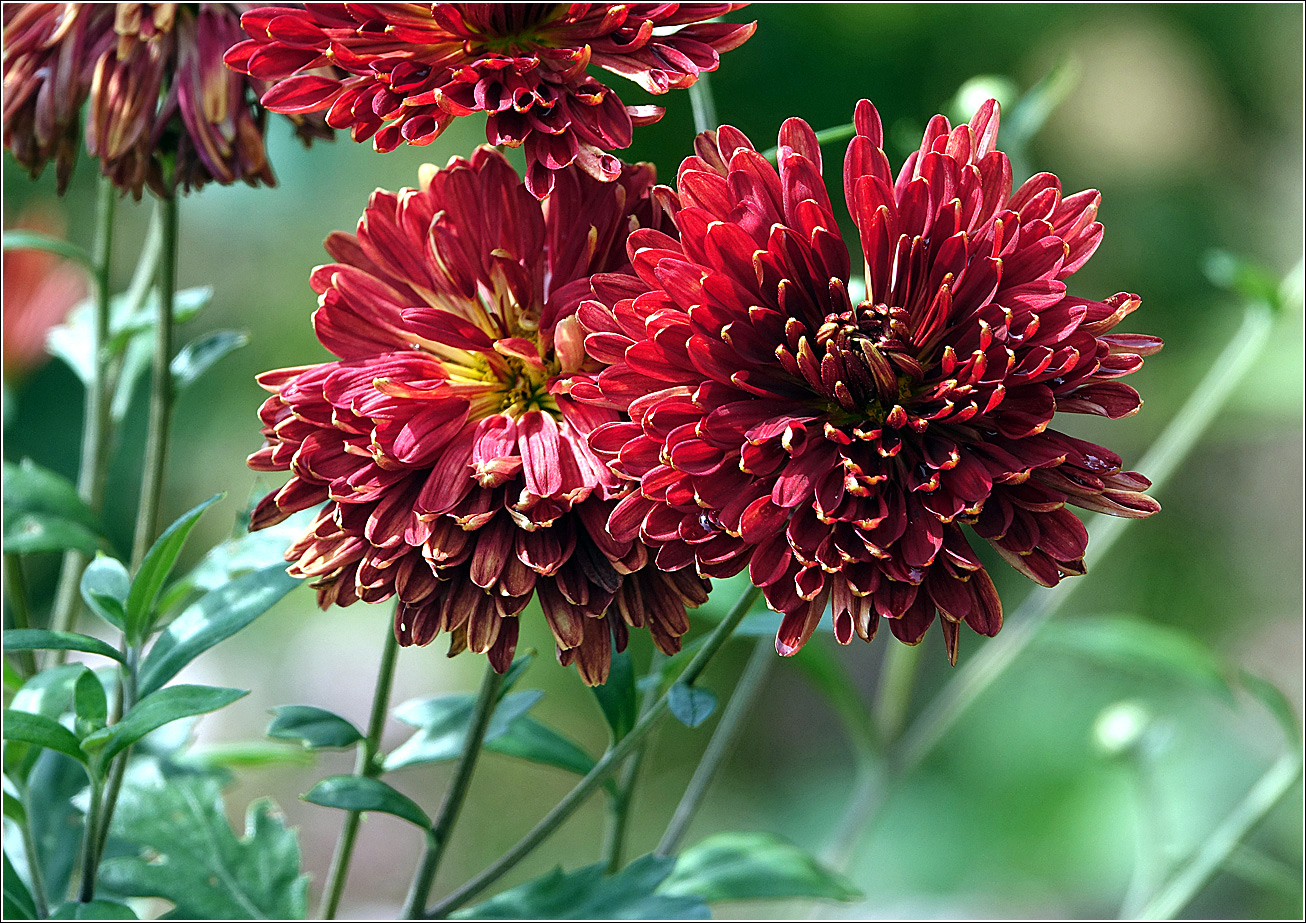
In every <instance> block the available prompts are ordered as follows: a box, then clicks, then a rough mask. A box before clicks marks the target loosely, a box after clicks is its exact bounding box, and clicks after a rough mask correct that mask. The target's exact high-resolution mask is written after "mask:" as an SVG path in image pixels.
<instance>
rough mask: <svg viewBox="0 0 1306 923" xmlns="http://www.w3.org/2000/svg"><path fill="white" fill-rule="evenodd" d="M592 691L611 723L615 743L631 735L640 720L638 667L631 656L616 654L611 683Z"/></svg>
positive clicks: (614, 652)
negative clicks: (636, 691) (637, 687)
mask: <svg viewBox="0 0 1306 923" xmlns="http://www.w3.org/2000/svg"><path fill="white" fill-rule="evenodd" d="M590 691H591V692H593V693H594V699H595V701H597V702H598V703H599V709H600V710H601V711H602V712H603V718H604V720H605V721H607V722H608V729H609V730H610V731H611V732H612V740H613V742H614V743H615V742H616V741H619V740H621V738H623V737H625V736H626V735H627V734H629V733H630V729H631V728H633V727H634V726H635V721H636V719H637V718H638V717H639V700H638V698H637V696H636V693H635V666H634V664H633V663H632V661H631V659H630V654H628V653H626V652H625V651H622V652H620V653H618V652H616V651H613V652H612V667H611V669H609V670H608V681H607V682H606V683H604V684H603V685H602V686H593V687H591V688H590Z"/></svg>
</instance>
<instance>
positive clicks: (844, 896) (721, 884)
mask: <svg viewBox="0 0 1306 923" xmlns="http://www.w3.org/2000/svg"><path fill="white" fill-rule="evenodd" d="M658 893H659V894H667V895H681V896H686V897H687V896H690V895H693V896H696V897H699V898H701V899H703V900H705V901H708V902H709V903H710V902H713V901H739V900H760V899H766V898H785V897H818V898H828V899H831V900H836V901H853V900H857V899H858V898H860V897H862V893H861V892H860V891H858V890H857V888H856V887H855V886H854V885H853V883H852V882H850V881H849V880H848V879H847V878H845V877H844V876H842V875H840V874H838V873H837V872H833V871H831V870H829V869H826V868H824V867H823V866H821V865H820V863H818V862H817V861H816V860H815V859H813V858H812V857H811V856H810V855H808V854H807V853H806V852H805V851H803V850H802V849H799V848H798V847H797V846H795V845H793V844H792V843H790V842H788V841H786V840H783V839H781V838H780V837H778V836H775V835H774V834H770V833H718V834H716V835H715V836H710V837H708V838H707V839H706V840H704V841H703V842H701V843H699V844H698V845H697V846H694V847H693V848H691V849H687V850H685V851H684V852H683V853H681V855H680V857H679V858H678V859H677V860H676V868H675V871H673V872H672V873H671V875H670V876H669V877H668V878H667V879H666V880H665V881H664V882H663V883H662V886H661V887H660V888H658Z"/></svg>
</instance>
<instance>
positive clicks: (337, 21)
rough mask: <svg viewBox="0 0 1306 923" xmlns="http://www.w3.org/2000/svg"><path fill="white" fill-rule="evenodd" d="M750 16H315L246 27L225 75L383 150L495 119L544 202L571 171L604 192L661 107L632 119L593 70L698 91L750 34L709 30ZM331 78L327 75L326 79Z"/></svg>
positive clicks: (271, 16) (264, 19) (350, 6)
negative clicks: (558, 176)
mask: <svg viewBox="0 0 1306 923" xmlns="http://www.w3.org/2000/svg"><path fill="white" fill-rule="evenodd" d="M746 5H747V4H744V3H632V4H609V3H570V4H568V3H560V4H545V3H525V4H522V3H430V4H368V3H314V4H310V5H308V7H307V8H306V9H302V10H297V9H286V8H282V7H266V8H262V9H256V10H251V11H249V12H247V13H246V14H245V15H244V16H243V17H242V19H241V24H242V25H243V26H244V27H245V31H246V32H247V33H249V35H250V40H249V41H246V42H241V43H240V44H239V45H237V46H236V47H235V48H232V49H231V51H229V52H228V53H227V64H228V66H230V67H232V68H234V69H235V70H238V71H240V72H241V73H246V74H251V75H253V76H255V77H258V78H261V79H265V80H269V81H274V82H275V86H273V88H272V89H271V90H269V91H268V92H267V93H266V94H265V95H264V97H263V105H265V106H267V107H268V108H269V109H272V110H273V111H276V112H291V113H308V112H321V111H324V110H325V111H326V112H327V123H328V124H329V125H331V126H332V127H334V128H346V127H348V128H350V129H352V132H353V137H354V140H355V141H365V140H367V139H368V138H374V140H373V145H374V146H375V147H376V149H377V150H378V151H392V150H394V149H395V148H396V147H398V146H399V145H400V144H401V143H403V142H405V141H407V142H408V143H410V144H429V143H430V142H432V141H434V140H435V139H436V138H437V137H439V135H440V133H441V132H442V131H444V129H445V128H446V127H447V126H448V125H449V123H450V122H452V121H453V120H454V119H455V118H457V117H458V116H462V115H470V114H472V113H473V112H486V113H489V121H488V123H487V124H486V129H485V135H486V139H487V140H488V141H489V142H490V143H491V144H506V145H508V146H510V147H518V146H521V145H525V148H526V160H527V164H528V167H527V171H526V187H527V188H528V189H529V190H530V191H531V193H532V194H533V195H534V196H535V197H536V198H544V197H545V196H547V195H548V194H549V192H550V191H551V190H552V189H553V183H554V173H555V172H556V171H557V170H560V169H562V168H563V167H566V166H569V165H571V164H572V163H577V164H579V165H580V167H581V168H582V169H583V170H585V171H586V172H587V173H589V174H590V175H591V176H593V177H595V178H596V179H599V180H603V181H610V180H613V179H615V178H616V177H617V175H618V174H619V173H620V171H621V163H620V161H618V160H617V159H616V158H615V157H613V156H612V155H610V154H606V153H605V152H606V151H611V150H616V149H620V148H625V147H629V146H630V142H631V130H632V127H633V126H634V125H643V124H648V123H650V122H656V121H657V120H658V119H660V118H661V117H662V112H663V110H662V109H661V108H660V107H658V106H625V105H623V104H622V102H621V100H620V99H619V98H618V97H617V94H616V93H615V92H614V91H613V90H612V89H611V88H609V87H607V86H605V85H604V84H602V83H600V82H599V81H597V80H595V79H594V78H592V77H590V76H589V75H588V74H587V73H586V68H587V67H588V66H589V65H591V64H593V65H596V66H598V67H601V68H603V69H605V70H608V71H611V72H612V73H614V74H620V75H621V76H623V77H627V78H629V79H630V80H633V81H635V82H636V83H638V84H639V85H640V86H641V87H643V88H644V89H645V90H647V91H648V92H650V93H665V92H667V91H668V90H671V89H683V88H685V87H689V86H691V85H692V84H693V83H694V82H695V81H696V80H697V79H698V75H699V74H700V73H702V72H703V71H712V70H716V67H717V63H718V55H719V54H720V53H721V52H725V51H729V50H730V49H732V48H736V47H738V46H739V45H741V44H743V42H744V41H746V40H747V39H748V37H749V36H750V35H752V34H753V29H754V27H755V26H756V24H755V23H750V24H747V25H738V24H733V23H722V22H709V21H708V20H711V19H713V18H715V17H717V16H720V15H722V14H723V13H728V12H731V11H732V10H736V9H739V8H741V7H743V6H746ZM324 69H326V70H324Z"/></svg>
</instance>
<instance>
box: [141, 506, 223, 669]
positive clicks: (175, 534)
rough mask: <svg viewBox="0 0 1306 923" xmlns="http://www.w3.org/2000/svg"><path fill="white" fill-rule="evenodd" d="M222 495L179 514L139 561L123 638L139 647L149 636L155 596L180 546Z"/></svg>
mask: <svg viewBox="0 0 1306 923" xmlns="http://www.w3.org/2000/svg"><path fill="white" fill-rule="evenodd" d="M223 496H224V495H223V494H214V495H213V496H212V497H209V499H207V500H205V501H204V502H203V503H201V504H199V505H198V506H196V507H194V508H192V509H190V510H188V511H187V512H186V513H184V514H182V516H181V517H180V518H178V519H177V521H176V522H174V523H173V524H172V525H170V526H168V528H167V529H165V530H164V532H163V534H162V535H160V536H159V537H158V539H157V540H156V541H155V542H154V544H153V545H151V546H150V550H149V551H147V552H146V553H145V559H144V560H143V561H141V566H140V570H138V571H137V572H136V577H135V578H134V579H133V580H132V586H131V592H130V593H129V594H128V595H127V625H126V632H127V637H128V639H129V640H131V641H132V642H133V643H137V644H139V643H140V642H141V641H143V640H145V638H147V637H148V636H149V632H150V625H151V623H152V621H153V617H154V602H155V600H156V599H158V598H159V592H160V591H161V590H162V589H163V584H164V583H165V582H166V581H167V579H168V575H169V574H171V573H172V568H173V566H174V565H175V564H176V563H177V556H178V555H180V554H181V546H182V545H184V544H185V543H186V538H187V537H188V536H189V535H190V533H191V530H192V529H194V528H195V524H196V523H197V522H199V518H200V516H202V515H203V514H204V511H205V510H206V509H208V508H209V507H210V506H212V505H213V504H214V503H217V502H218V501H219V500H221V499H222V497H223Z"/></svg>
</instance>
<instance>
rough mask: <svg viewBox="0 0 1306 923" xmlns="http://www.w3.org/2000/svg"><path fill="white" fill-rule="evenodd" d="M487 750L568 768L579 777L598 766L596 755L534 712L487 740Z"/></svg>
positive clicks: (544, 764) (523, 716) (546, 764)
mask: <svg viewBox="0 0 1306 923" xmlns="http://www.w3.org/2000/svg"><path fill="white" fill-rule="evenodd" d="M485 749H486V750H493V751H494V752H495V753H501V754H503V755H504V756H515V757H518V758H519V759H523V760H529V761H530V762H532V763H539V764H540V765H543V766H554V767H557V768H558V769H565V770H567V771H568V772H574V773H576V775H578V776H583V775H585V774H586V773H588V772H589V771H590V770H591V769H593V768H594V758H593V757H591V756H590V755H589V754H588V753H586V752H585V750H584V749H583V748H582V747H581V746H580V744H578V743H576V742H575V741H573V740H571V739H570V738H568V737H567V736H565V735H564V734H562V733H560V732H559V731H555V730H554V729H553V728H551V727H549V726H548V725H546V724H543V723H541V722H539V721H536V720H535V719H534V718H532V717H531V716H530V715H522V716H521V717H520V718H518V719H517V720H516V721H514V722H513V723H512V724H511V725H510V726H509V727H508V730H507V731H506V732H505V733H503V734H501V735H500V736H498V737H496V738H494V739H493V740H487V741H486V742H485Z"/></svg>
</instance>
